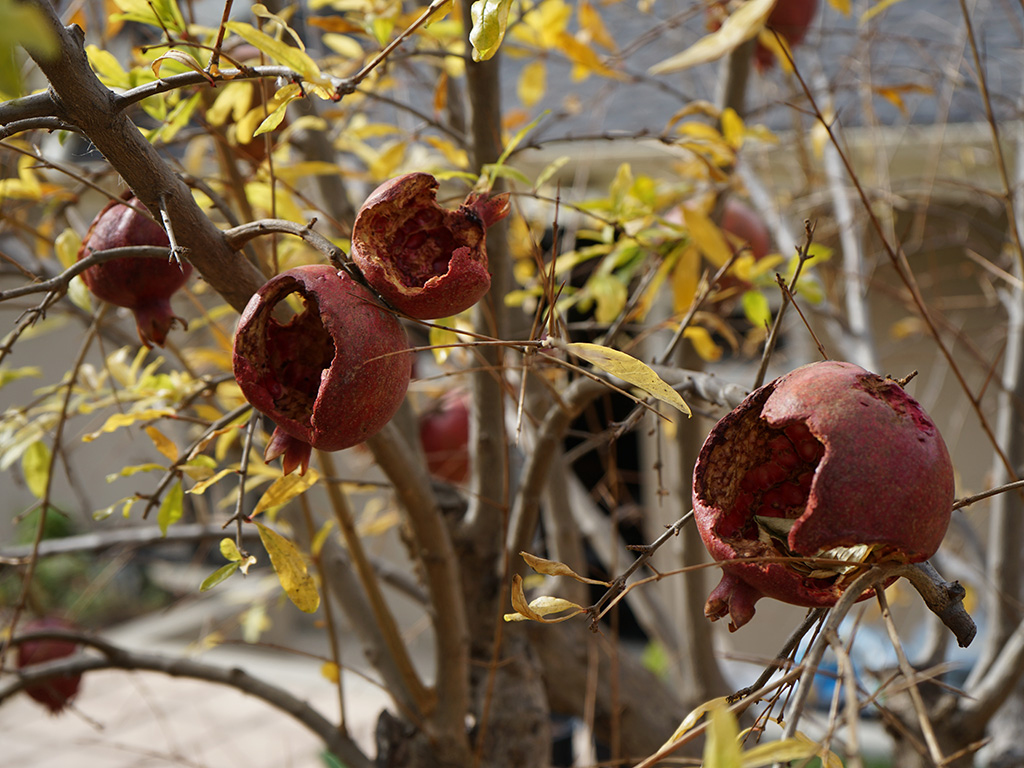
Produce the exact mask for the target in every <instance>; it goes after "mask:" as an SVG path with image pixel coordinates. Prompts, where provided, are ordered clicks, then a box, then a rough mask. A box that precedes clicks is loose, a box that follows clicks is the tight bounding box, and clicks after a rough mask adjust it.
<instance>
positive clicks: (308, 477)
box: [252, 469, 320, 517]
mask: <svg viewBox="0 0 1024 768" xmlns="http://www.w3.org/2000/svg"><path fill="white" fill-rule="evenodd" d="M319 479H320V475H319V474H317V471H316V470H315V469H308V470H306V474H305V475H297V474H295V473H292V474H290V475H283V476H282V477H279V478H277V480H275V481H274V482H273V483H271V485H270V487H269V488H267V490H266V491H264V492H263V496H261V497H260V500H259V501H258V502H256V508H255V509H254V510H253V511H252V516H253V517H255V516H256V515H258V514H260V513H261V512H265V511H266V510H268V509H273V508H274V507H279V506H281V505H282V504H287V503H288V502H289V501H291V500H292V499H294V498H295V497H296V496H299V495H301V494H303V493H305V492H306V491H308V490H309V489H310V488H312V487H313V486H314V485H315V484H316V482H317V481H318V480H319Z"/></svg>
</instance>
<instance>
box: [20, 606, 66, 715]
mask: <svg viewBox="0 0 1024 768" xmlns="http://www.w3.org/2000/svg"><path fill="white" fill-rule="evenodd" d="M74 629H75V626H74V625H73V624H72V623H71V622H69V621H65V620H64V619H59V618H55V617H49V618H42V619H33V620H32V621H27V622H25V624H24V626H23V627H22V631H23V632H24V633H26V634H28V633H30V632H47V631H51V630H74ZM77 651H78V644H77V643H75V642H73V641H71V640H63V639H57V638H46V639H41V640H26V641H24V642H22V643H19V644H18V656H17V665H18V669H25V668H26V667H31V666H34V665H36V664H43V663H45V662H47V661H54V660H56V659H63V658H66V657H68V656H72V655H74V654H75V653H76V652H77ZM81 682H82V676H81V675H55V676H54V677H50V678H48V679H46V680H43V681H42V682H39V683H33V684H32V685H27V686H25V693H27V694H28V695H29V696H31V697H32V698H33V699H35V700H36V701H38V702H39V703H40V704H42V705H43V706H44V707H46V708H47V709H48V710H50V712H51V714H54V715H57V714H60V713H61V712H63V711H64V708H65V707H66V706H67V705H68V704H69V703H70V702H71V700H72V699H74V698H75V696H76V695H77V694H78V688H79V686H80V684H81Z"/></svg>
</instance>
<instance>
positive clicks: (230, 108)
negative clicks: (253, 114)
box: [206, 80, 255, 127]
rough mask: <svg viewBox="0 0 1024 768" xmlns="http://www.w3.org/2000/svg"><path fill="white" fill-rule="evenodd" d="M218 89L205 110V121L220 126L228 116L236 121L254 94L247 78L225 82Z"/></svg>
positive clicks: (246, 108)
mask: <svg viewBox="0 0 1024 768" xmlns="http://www.w3.org/2000/svg"><path fill="white" fill-rule="evenodd" d="M218 90H219V93H218V94H217V98H216V99H214V101H213V104H211V105H210V107H209V108H208V109H207V110H206V122H208V123H209V124H210V125H213V126H217V127H220V126H222V125H224V123H226V122H227V120H228V118H231V119H232V120H234V121H236V122H237V121H238V120H241V119H242V117H243V116H244V115H245V114H246V113H247V112H248V111H249V107H250V106H251V105H252V99H253V96H254V95H255V92H254V90H253V87H252V83H250V82H249V81H247V80H245V81H238V82H234V83H225V84H223V85H221V86H220V87H219V88H218Z"/></svg>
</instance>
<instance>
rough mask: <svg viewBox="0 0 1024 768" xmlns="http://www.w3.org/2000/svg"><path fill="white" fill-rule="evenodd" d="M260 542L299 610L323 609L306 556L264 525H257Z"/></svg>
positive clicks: (306, 611)
mask: <svg viewBox="0 0 1024 768" xmlns="http://www.w3.org/2000/svg"><path fill="white" fill-rule="evenodd" d="M256 528H257V529H258V530H259V533H260V540H261V541H262V542H263V546H264V547H265V548H266V550H267V554H268V555H270V564H271V565H273V566H274V571H275V572H276V573H277V578H278V579H279V580H280V582H281V586H282V587H283V588H284V591H285V593H286V594H287V595H288V599H290V600H291V601H292V602H293V603H295V607H296V608H298V609H299V610H300V611H303V612H304V613H313V612H314V611H316V609H317V608H319V607H320V594H319V593H318V592H317V591H316V584H315V583H314V581H313V577H312V576H310V575H309V572H308V571H307V570H306V561H305V560H304V559H303V557H302V553H301V552H299V550H298V549H296V547H295V545H294V544H292V543H291V542H290V541H288V539H286V538H285V537H284V536H282V535H281V534H279V533H277V532H276V531H274V530H272V529H271V528H268V527H267V526H265V525H262V524H261V523H256Z"/></svg>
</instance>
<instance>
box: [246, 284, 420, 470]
mask: <svg viewBox="0 0 1024 768" xmlns="http://www.w3.org/2000/svg"><path fill="white" fill-rule="evenodd" d="M293 293H296V294H299V295H300V296H302V297H303V299H304V300H305V302H306V307H305V310H304V311H303V312H302V313H300V314H299V315H296V316H295V317H293V318H292V319H291V320H290V321H289V322H288V323H285V324H281V323H279V322H278V321H277V320H275V319H274V318H273V316H272V314H273V310H274V307H275V306H277V304H278V303H279V302H281V301H283V300H284V299H285V298H286V297H288V296H289V295H290V294H293ZM307 313H314V314H313V315H312V316H307ZM297 323H298V324H301V325H296V324H297ZM321 326H322V330H321ZM295 330H299V331H300V332H301V333H300V334H299V336H300V337H301V336H306V335H309V334H307V333H306V331H307V330H308V331H310V332H316V333H317V334H319V335H322V334H323V333H324V332H326V334H327V335H329V337H330V340H331V342H333V356H331V358H330V360H329V361H327V364H326V365H325V366H324V367H323V368H322V369H319V370H314V368H317V367H318V366H319V363H318V362H316V361H310V360H308V359H303V358H304V357H305V356H304V355H303V354H301V352H300V351H298V349H297V348H294V349H293V348H292V347H293V346H294V345H297V344H299V341H300V339H297V338H296V337H295V336H294V335H293V336H289V333H290V332H294V331H295ZM294 365H306V366H307V367H310V376H311V377H318V379H319V386H318V387H317V389H316V395H315V398H312V397H310V396H309V395H308V393H305V392H300V391H297V390H296V389H294V388H293V387H291V386H290V384H289V380H288V379H287V378H286V373H287V372H286V370H285V369H286V368H287V367H288V366H294ZM233 368H234V373H235V379H236V380H237V382H238V385H239V387H240V388H241V390H242V394H243V395H244V396H245V398H246V399H247V400H248V401H249V402H250V403H251V404H252V405H253V407H255V408H256V409H257V410H259V411H261V412H263V413H265V414H266V415H267V416H269V417H270V418H271V419H273V420H274V422H275V423H276V425H277V428H278V429H279V430H280V431H282V432H284V433H286V434H287V435H290V436H291V437H293V438H296V439H297V440H300V441H302V442H304V443H308V444H309V445H310V446H312V447H313V448H318V449H320V450H325V451H337V450H341V449H343V448H349V447H351V446H353V445H356V444H358V443H361V442H363V441H364V440H366V439H367V438H369V437H371V436H372V435H374V434H375V433H377V432H378V431H379V430H380V429H381V428H382V427H383V426H384V425H385V424H386V423H387V422H388V421H389V420H390V419H391V417H392V416H394V414H395V412H396V411H397V410H398V407H399V406H400V405H401V403H402V400H403V399H404V398H405V393H406V390H407V389H408V386H409V379H410V376H411V373H412V355H411V353H410V352H409V344H408V340H407V338H406V335H405V331H404V330H403V329H402V326H401V324H400V323H399V322H398V320H397V319H396V318H395V317H394V315H393V314H391V313H390V312H388V311H386V310H385V309H384V308H383V307H381V306H380V304H379V303H378V301H377V300H376V299H375V297H374V296H373V295H372V294H371V293H370V292H369V291H368V290H367V289H366V288H365V287H363V286H362V285H360V284H359V283H357V282H356V281H355V280H353V279H352V278H351V277H349V275H348V274H346V273H344V272H339V271H338V270H336V269H334V268H333V267H330V266H327V265H312V266H304V267H297V268H295V269H291V270H288V271H287V272H282V273H281V274H280V275H277V276H276V277H273V278H271V279H270V280H269V281H267V283H266V284H264V285H263V287H261V288H260V290H259V291H258V292H257V293H256V294H255V295H254V296H253V297H252V299H250V301H249V303H248V305H247V306H246V308H245V310H244V311H243V313H242V316H241V318H240V319H239V322H238V328H237V330H236V331H235V345H234V356H233ZM289 375H290V374H289ZM274 445H275V450H276V448H278V447H279V448H281V449H282V451H281V452H285V451H286V450H287V447H286V446H285V445H284V441H282V439H281V437H280V436H278V440H277V441H276V442H275V443H274ZM268 450H269V446H268ZM277 455H280V453H278V454H277ZM290 456H297V454H296V453H295V451H294V448H293V449H292V451H291V452H290ZM288 463H289V465H290V466H292V467H293V468H294V467H295V466H298V465H300V464H301V465H302V466H303V467H304V466H305V465H306V464H307V463H308V455H307V456H305V457H301V458H297V459H289V462H288Z"/></svg>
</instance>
